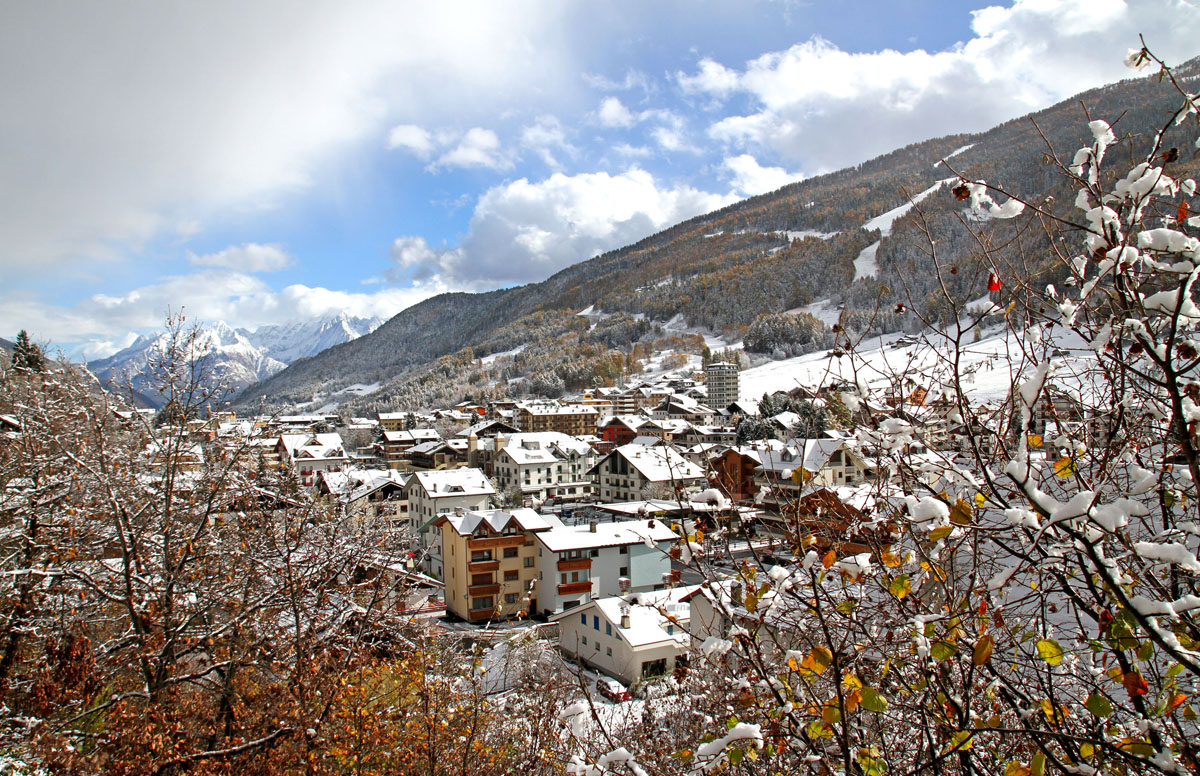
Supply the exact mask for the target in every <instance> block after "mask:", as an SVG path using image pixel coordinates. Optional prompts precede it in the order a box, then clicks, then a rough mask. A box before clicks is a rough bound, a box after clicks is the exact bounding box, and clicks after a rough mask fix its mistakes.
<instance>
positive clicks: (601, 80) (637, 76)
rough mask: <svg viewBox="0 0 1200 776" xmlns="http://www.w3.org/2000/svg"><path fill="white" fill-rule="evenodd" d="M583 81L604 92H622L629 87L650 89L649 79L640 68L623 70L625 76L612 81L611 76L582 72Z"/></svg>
mask: <svg viewBox="0 0 1200 776" xmlns="http://www.w3.org/2000/svg"><path fill="white" fill-rule="evenodd" d="M583 80H584V83H586V84H587V85H588V86H590V87H592V88H593V89H599V90H600V91H605V92H623V91H629V90H630V89H641V90H642V91H644V92H648V91H651V90H652V88H653V87H652V85H651V83H650V79H649V78H648V77H647V76H646V74H645V73H643V72H641V71H640V70H633V69H629V70H626V71H625V77H624V78H623V79H622V80H620V81H614V80H612V79H611V78H606V77H605V76H602V75H597V74H595V73H584V74H583Z"/></svg>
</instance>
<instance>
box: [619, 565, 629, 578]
mask: <svg viewBox="0 0 1200 776" xmlns="http://www.w3.org/2000/svg"><path fill="white" fill-rule="evenodd" d="M617 576H619V577H627V576H629V567H628V566H622V567H621V568H619V569H617Z"/></svg>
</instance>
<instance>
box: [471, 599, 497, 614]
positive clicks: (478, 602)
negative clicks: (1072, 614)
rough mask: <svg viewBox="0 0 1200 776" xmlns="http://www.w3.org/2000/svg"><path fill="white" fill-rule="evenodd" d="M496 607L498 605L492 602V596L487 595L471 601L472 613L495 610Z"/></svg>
mask: <svg viewBox="0 0 1200 776" xmlns="http://www.w3.org/2000/svg"><path fill="white" fill-rule="evenodd" d="M495 606H496V604H495V603H494V602H493V601H492V597H491V596H490V595H485V596H483V597H481V598H472V599H471V610H472V611H476V612H478V611H480V610H481V609H493V608H495Z"/></svg>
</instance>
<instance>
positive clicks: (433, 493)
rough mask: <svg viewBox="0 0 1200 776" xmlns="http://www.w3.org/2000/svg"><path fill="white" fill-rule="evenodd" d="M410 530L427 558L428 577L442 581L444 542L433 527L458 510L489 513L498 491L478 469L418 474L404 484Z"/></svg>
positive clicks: (442, 470) (418, 549)
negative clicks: (489, 507)
mask: <svg viewBox="0 0 1200 776" xmlns="http://www.w3.org/2000/svg"><path fill="white" fill-rule="evenodd" d="M405 495H406V496H407V497H408V515H409V527H410V529H411V530H412V532H413V536H414V541H415V542H416V543H417V546H416V547H414V549H415V550H417V551H419V552H420V553H421V554H422V555H423V557H424V565H425V570H426V573H428V574H430V575H431V576H433V577H435V578H437V579H441V578H442V573H443V569H442V541H441V531H440V529H437V528H434V527H433V523H434V521H435V520H436V519H437V517H438V515H441V514H445V513H447V512H457V511H459V510H462V511H468V510H478V509H487V507H488V506H489V503H490V502H491V499H492V496H494V495H496V489H495V488H493V487H492V483H491V482H489V481H488V478H487V477H485V476H484V474H483V472H481V471H480V470H479V469H439V470H435V471H424V472H415V473H414V474H413V475H412V477H410V478H409V480H408V482H407V483H406V484H405Z"/></svg>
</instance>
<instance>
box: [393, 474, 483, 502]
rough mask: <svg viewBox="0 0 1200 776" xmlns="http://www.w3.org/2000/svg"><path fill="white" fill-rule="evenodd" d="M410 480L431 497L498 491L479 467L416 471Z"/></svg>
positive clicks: (481, 494) (475, 494) (477, 494)
mask: <svg viewBox="0 0 1200 776" xmlns="http://www.w3.org/2000/svg"><path fill="white" fill-rule="evenodd" d="M409 482H416V484H417V486H418V487H420V488H422V489H423V490H424V491H425V493H426V494H427V495H428V496H429V497H430V498H443V497H447V496H490V495H493V494H494V493H495V492H496V489H495V488H493V487H492V483H491V482H489V481H488V478H487V477H485V476H484V474H483V472H481V471H480V470H479V469H469V468H468V469H441V470H437V471H429V472H415V473H414V474H413V477H412V479H411V480H409Z"/></svg>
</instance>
